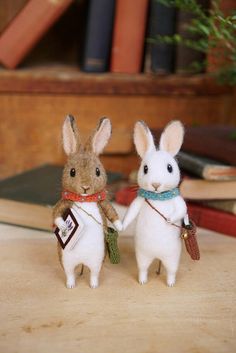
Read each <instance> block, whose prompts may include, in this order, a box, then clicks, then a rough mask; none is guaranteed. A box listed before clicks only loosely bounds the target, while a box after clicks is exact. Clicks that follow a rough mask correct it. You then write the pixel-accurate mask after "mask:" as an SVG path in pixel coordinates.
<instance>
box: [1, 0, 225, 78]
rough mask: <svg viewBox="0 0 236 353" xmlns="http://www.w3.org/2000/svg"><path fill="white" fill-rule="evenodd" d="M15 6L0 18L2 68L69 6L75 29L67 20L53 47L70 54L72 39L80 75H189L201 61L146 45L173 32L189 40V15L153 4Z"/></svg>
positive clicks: (192, 54) (32, 0)
mask: <svg viewBox="0 0 236 353" xmlns="http://www.w3.org/2000/svg"><path fill="white" fill-rule="evenodd" d="M224 1H228V0H224ZM198 2H199V3H200V5H201V6H202V7H203V8H205V9H206V10H207V9H208V8H209V0H198ZM15 6H16V9H14V6H13V11H12V12H13V13H12V16H8V13H6V16H5V18H2V17H3V16H2V17H1V16H0V62H1V64H2V65H4V66H5V67H7V68H11V69H13V68H16V67H17V66H18V65H20V64H21V63H22V62H23V61H24V60H26V59H27V56H28V55H29V53H30V52H31V51H32V49H33V48H34V47H35V46H36V45H37V44H38V43H39V42H40V40H41V39H42V37H43V36H44V35H45V34H46V33H47V32H48V31H49V29H50V28H51V27H52V26H53V25H54V24H55V22H56V21H57V20H58V19H59V18H60V17H61V16H62V15H65V16H66V13H68V11H67V9H68V8H69V7H70V8H71V7H73V11H72V12H73V16H72V17H71V19H72V21H74V22H78V23H79V25H76V26H73V25H72V24H71V23H70V22H71V21H69V27H70V28H71V29H72V30H68V31H67V36H68V37H67V38H64V33H65V27H66V26H64V29H63V30H62V31H61V34H62V35H61V36H60V35H59V36H58V37H57V40H56V42H57V44H58V43H59V42H60V41H64V45H65V48H66V49H68V50H70V49H69V48H68V45H70V44H71V45H73V46H74V45H75V43H76V41H74V40H71V37H74V38H77V39H78V41H77V42H80V44H78V43H77V49H78V51H79V52H80V53H77V54H76V57H80V60H79V61H80V68H81V70H82V71H85V72H106V71H110V72H113V73H128V74H135V73H139V72H142V71H145V72H153V73H160V74H169V73H173V72H177V73H183V72H190V73H194V71H192V69H193V68H191V64H192V63H193V62H202V61H203V60H204V55H202V54H201V53H200V52H198V51H196V50H193V49H190V48H187V47H184V46H181V45H178V46H177V47H176V48H175V47H174V46H172V45H169V44H164V43H163V44H157V43H149V44H147V39H148V38H156V37H158V36H163V35H173V34H174V33H178V34H180V35H182V36H184V37H185V38H189V37H188V36H189V33H188V31H186V26H187V25H188V23H190V22H191V21H192V19H193V17H192V15H191V14H189V13H186V12H183V11H182V10H180V11H177V10H176V9H175V8H173V7H167V6H164V5H162V4H161V3H160V2H158V1H156V0H136V1H127V0H116V1H115V0H90V1H86V0H80V1H78V2H74V1H73V0H60V1H51V0H40V1H38V0H29V1H26V0H21V1H17V4H16V5H15ZM1 7H2V9H3V10H2V13H3V14H4V8H5V10H6V9H8V8H9V6H8V5H7V1H6V0H4V1H3V4H1ZM6 12H7V11H6ZM76 16H77V20H76ZM1 22H2V23H1ZM62 27H63V26H62ZM81 37H83V38H82V39H81ZM79 38H80V39H81V40H80V41H79ZM194 38H195V37H193V38H192V37H191V39H194ZM81 42H82V44H81ZM53 45H55V41H54V43H53ZM58 48H63V44H61V43H59V44H58ZM58 48H57V49H58ZM50 50H51V51H53V50H52V49H51V48H50V49H49V51H50ZM61 51H63V50H61ZM58 52H59V50H57V51H56V53H58ZM39 56H40V55H39Z"/></svg>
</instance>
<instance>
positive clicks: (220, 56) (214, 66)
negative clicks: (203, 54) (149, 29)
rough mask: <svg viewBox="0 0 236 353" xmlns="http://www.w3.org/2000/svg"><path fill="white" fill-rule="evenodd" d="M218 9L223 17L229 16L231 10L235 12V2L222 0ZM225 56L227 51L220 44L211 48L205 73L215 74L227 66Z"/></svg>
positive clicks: (227, 62)
mask: <svg viewBox="0 0 236 353" xmlns="http://www.w3.org/2000/svg"><path fill="white" fill-rule="evenodd" d="M219 8H220V10H221V11H222V12H223V14H224V15H225V16H229V15H230V13H232V11H233V10H236V1H235V0H222V1H220V4H219ZM219 43H220V42H219ZM227 54H228V53H227V49H226V48H222V47H221V46H220V44H219V45H218V46H217V47H215V48H211V49H210V50H209V52H208V54H207V71H208V72H216V71H218V70H219V69H220V68H222V67H225V66H226V65H227V64H229V59H227Z"/></svg>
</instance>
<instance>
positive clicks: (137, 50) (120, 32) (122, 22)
mask: <svg viewBox="0 0 236 353" xmlns="http://www.w3.org/2000/svg"><path fill="white" fill-rule="evenodd" d="M147 10H148V0H136V1H130V0H117V1H116V9H115V22H114V33H113V41H112V53H111V72H120V73H138V72H140V71H141V66H142V59H143V49H144V43H145V30H146V21H147Z"/></svg>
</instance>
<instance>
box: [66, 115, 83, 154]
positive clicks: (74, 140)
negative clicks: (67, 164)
mask: <svg viewBox="0 0 236 353" xmlns="http://www.w3.org/2000/svg"><path fill="white" fill-rule="evenodd" d="M62 142H63V147H64V151H65V153H66V154H67V156H69V155H71V154H73V153H75V152H76V151H77V150H78V147H79V146H78V145H79V133H78V130H77V126H76V123H75V118H74V117H73V116H72V115H67V117H66V118H65V121H64V124H63V127H62Z"/></svg>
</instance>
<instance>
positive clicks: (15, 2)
mask: <svg viewBox="0 0 236 353" xmlns="http://www.w3.org/2000/svg"><path fill="white" fill-rule="evenodd" d="M26 2H27V0H1V2H0V33H1V32H3V30H4V29H5V27H6V26H7V25H8V24H9V23H10V22H11V21H12V20H13V18H14V17H15V16H16V15H17V13H18V12H19V11H20V10H21V9H22V8H23V6H24V5H25V4H26Z"/></svg>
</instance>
